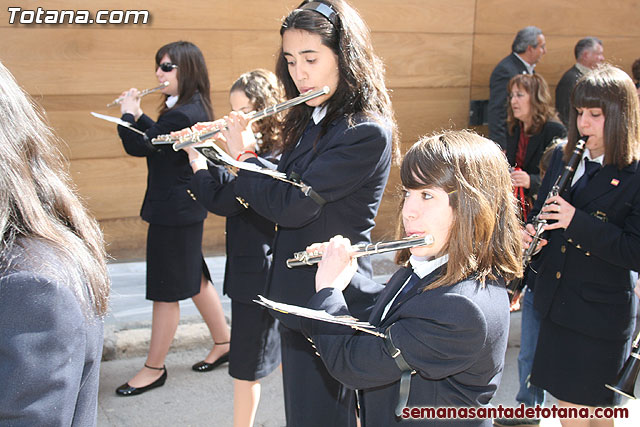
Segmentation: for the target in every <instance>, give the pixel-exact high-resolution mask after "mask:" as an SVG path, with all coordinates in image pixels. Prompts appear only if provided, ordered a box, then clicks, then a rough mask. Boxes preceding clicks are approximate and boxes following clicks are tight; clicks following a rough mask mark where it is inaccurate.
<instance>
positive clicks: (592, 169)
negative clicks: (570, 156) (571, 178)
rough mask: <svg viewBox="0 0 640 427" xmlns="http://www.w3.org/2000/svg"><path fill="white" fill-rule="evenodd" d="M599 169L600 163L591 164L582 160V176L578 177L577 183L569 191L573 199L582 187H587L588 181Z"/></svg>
mask: <svg viewBox="0 0 640 427" xmlns="http://www.w3.org/2000/svg"><path fill="white" fill-rule="evenodd" d="M599 169H600V163H598V162H592V161H591V160H589V159H587V158H586V157H585V158H584V174H582V176H581V177H580V179H579V180H578V182H576V184H575V185H574V186H573V188H572V189H571V196H572V197H575V196H576V195H577V194H578V193H579V192H580V191H582V189H583V188H584V187H586V186H587V184H588V183H589V180H590V179H591V178H593V176H594V175H595V174H596V172H598V170H599Z"/></svg>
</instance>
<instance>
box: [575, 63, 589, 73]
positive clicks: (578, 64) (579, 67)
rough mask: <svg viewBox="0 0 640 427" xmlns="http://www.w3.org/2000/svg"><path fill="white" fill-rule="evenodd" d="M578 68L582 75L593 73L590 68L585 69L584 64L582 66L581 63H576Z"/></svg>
mask: <svg viewBox="0 0 640 427" xmlns="http://www.w3.org/2000/svg"><path fill="white" fill-rule="evenodd" d="M576 68H577V69H578V70H580V72H581V73H582V74H587V73H588V72H589V71H591V68H589V67H585V66H584V65H582V64H581V63H579V62H576Z"/></svg>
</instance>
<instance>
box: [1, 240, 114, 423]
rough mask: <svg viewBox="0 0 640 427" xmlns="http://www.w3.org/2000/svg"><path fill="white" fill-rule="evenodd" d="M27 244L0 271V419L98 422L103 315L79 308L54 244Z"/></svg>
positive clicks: (2, 421) (12, 420)
mask: <svg viewBox="0 0 640 427" xmlns="http://www.w3.org/2000/svg"><path fill="white" fill-rule="evenodd" d="M27 247H28V253H27V256H24V257H23V256H21V255H18V258H17V259H12V262H11V263H10V265H9V266H7V265H6V264H3V266H2V269H1V270H0V384H2V390H3V391H2V394H1V395H0V425H3V426H7V425H8V426H25V427H26V426H29V427H30V426H45V425H46V426H53V425H55V426H78V427H85V426H95V425H96V416H97V409H98V381H99V377H100V359H101V357H102V344H103V323H102V319H100V318H98V317H96V316H95V315H93V314H92V313H90V312H87V309H86V308H84V307H82V305H81V304H80V302H79V301H78V298H77V296H76V295H75V293H74V291H73V289H72V288H71V287H70V286H69V282H70V281H71V280H73V278H71V279H70V278H69V277H68V276H67V275H65V274H64V271H66V270H67V269H69V268H71V267H69V266H65V265H61V263H62V261H61V260H60V259H59V258H58V257H57V255H56V250H55V249H53V248H51V247H47V246H46V245H45V244H41V243H40V244H36V245H31V244H28V246H27ZM15 255H16V254H15V253H14V254H10V255H9V257H8V258H11V257H12V256H15Z"/></svg>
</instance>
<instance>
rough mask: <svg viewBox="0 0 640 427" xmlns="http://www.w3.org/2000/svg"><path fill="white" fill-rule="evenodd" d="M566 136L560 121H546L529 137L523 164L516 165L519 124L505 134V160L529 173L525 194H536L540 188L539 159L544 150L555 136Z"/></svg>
mask: <svg viewBox="0 0 640 427" xmlns="http://www.w3.org/2000/svg"><path fill="white" fill-rule="evenodd" d="M564 136H567V130H566V129H565V128H564V126H563V125H562V123H558V122H554V121H548V122H546V123H545V124H544V126H542V129H541V130H540V132H539V133H537V134H536V135H531V136H530V137H529V144H528V145H527V152H526V154H525V156H524V164H523V165H516V153H517V151H518V140H519V139H520V126H516V127H515V129H514V130H513V135H512V134H507V160H509V164H510V165H511V166H518V167H520V169H522V170H523V171H525V172H527V173H528V174H529V178H530V179H531V185H530V186H529V188H528V189H526V190H525V194H526V195H527V196H529V197H533V196H534V195H537V194H538V189H539V188H540V182H541V179H540V159H541V158H542V153H544V150H545V149H546V148H547V146H549V144H551V143H552V142H553V140H554V139H555V138H561V137H564Z"/></svg>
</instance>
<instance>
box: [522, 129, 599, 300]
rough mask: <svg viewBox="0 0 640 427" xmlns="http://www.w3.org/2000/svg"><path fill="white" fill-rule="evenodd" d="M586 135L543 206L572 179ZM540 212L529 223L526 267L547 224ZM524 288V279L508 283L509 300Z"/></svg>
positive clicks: (523, 264)
mask: <svg viewBox="0 0 640 427" xmlns="http://www.w3.org/2000/svg"><path fill="white" fill-rule="evenodd" d="M587 139H589V137H588V136H585V137H583V138H582V139H580V140H578V142H576V148H575V149H574V150H573V154H572V155H571V158H570V159H569V162H568V163H567V165H566V166H565V167H564V170H563V171H562V174H560V176H558V178H557V179H556V182H555V183H554V184H553V187H551V190H550V191H549V194H547V197H546V199H545V200H544V203H543V204H542V206H545V205H546V204H547V203H548V200H549V199H550V198H552V197H554V196H557V195H558V194H562V192H563V191H564V190H565V189H566V188H567V186H568V185H569V184H570V183H571V180H572V179H573V175H574V174H575V173H576V168H577V167H578V163H580V159H582V155H583V154H584V150H585V148H586V145H587ZM541 214H542V210H540V212H538V214H537V215H536V216H535V217H534V218H533V220H532V221H531V224H532V225H533V228H534V229H535V233H534V234H533V236H532V237H533V240H532V241H531V242H530V243H529V247H528V248H527V249H525V250H524V251H523V255H522V266H523V267H524V268H525V269H526V268H527V266H528V265H529V263H531V258H533V256H534V255H536V254H537V253H538V252H539V251H536V248H537V246H538V244H539V243H540V240H542V236H543V234H544V226H545V225H547V224H548V222H547V220H546V219H542V218H540V215H541ZM523 288H524V280H522V279H519V280H514V281H512V282H511V283H510V284H509V290H510V293H511V300H514V299H516V298H517V297H518V296H519V295H520V292H521V291H522V289H523Z"/></svg>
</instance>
